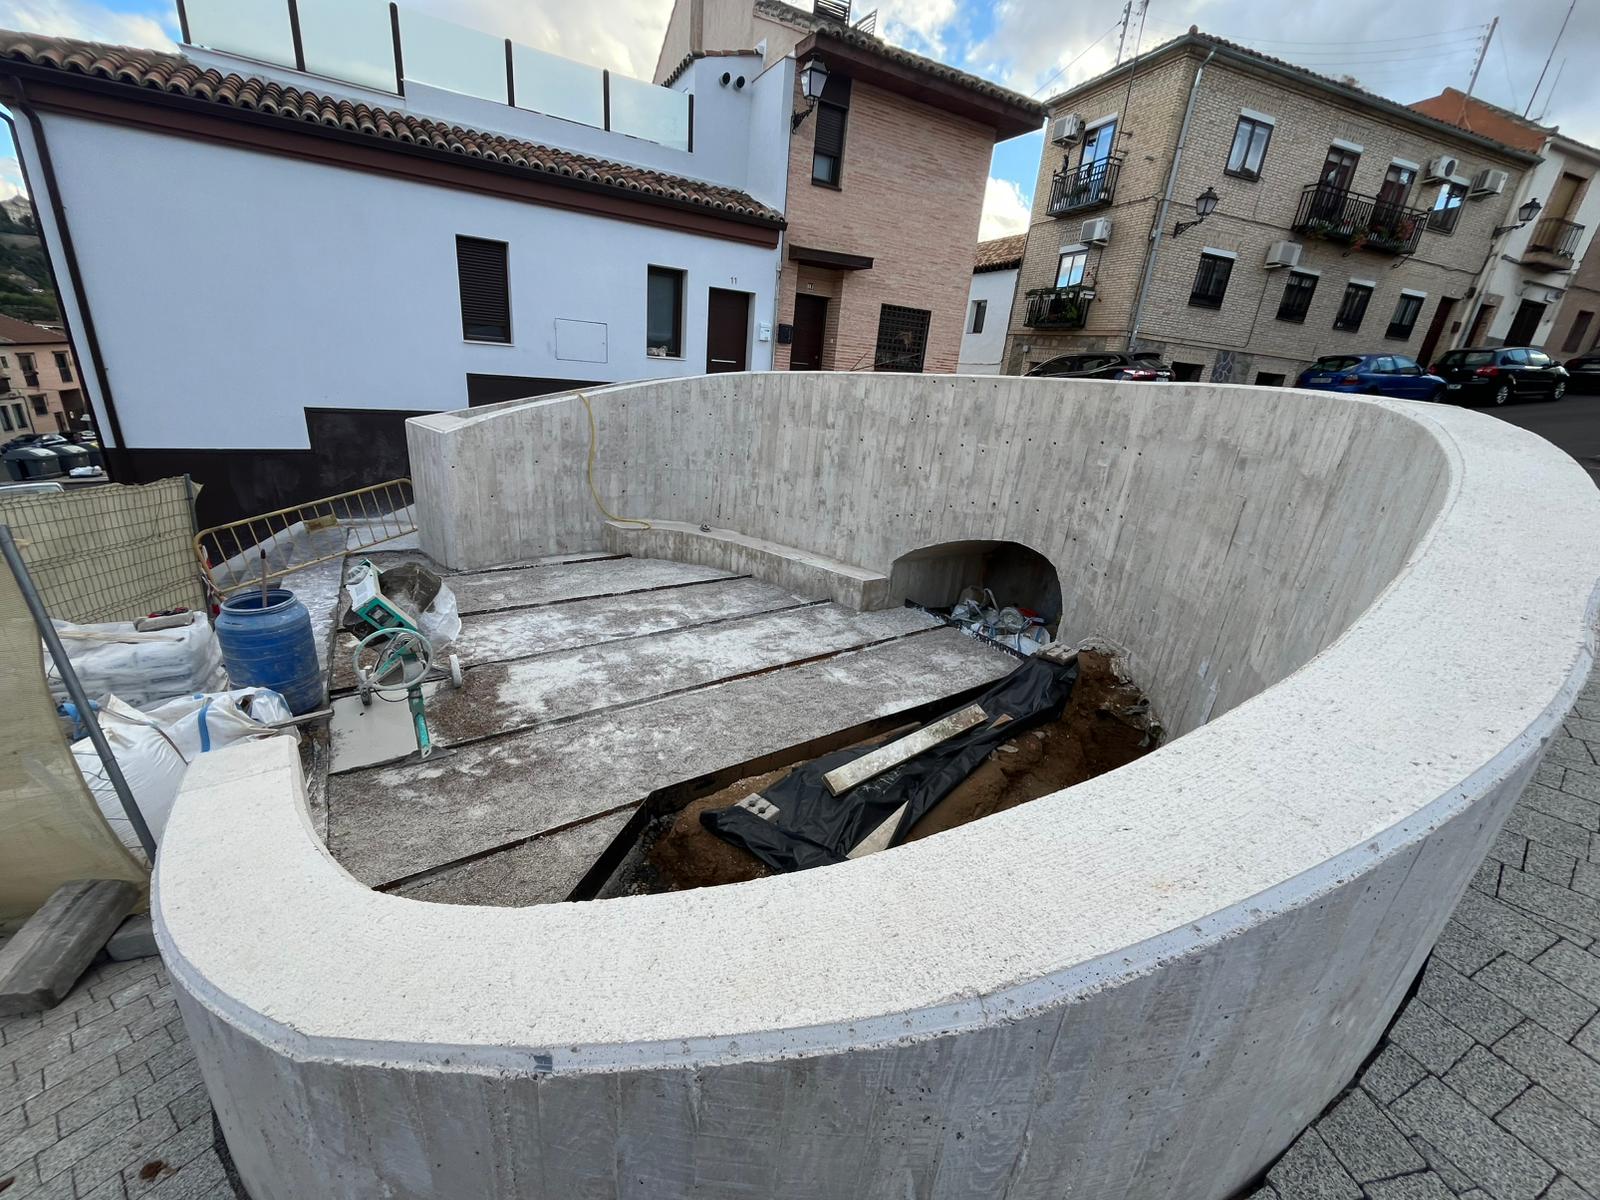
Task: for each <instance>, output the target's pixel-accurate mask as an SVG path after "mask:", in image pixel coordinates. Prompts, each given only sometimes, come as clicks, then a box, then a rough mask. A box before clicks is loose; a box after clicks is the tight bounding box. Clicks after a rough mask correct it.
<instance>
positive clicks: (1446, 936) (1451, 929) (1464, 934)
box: [1433, 921, 1501, 975]
mask: <svg viewBox="0 0 1600 1200" xmlns="http://www.w3.org/2000/svg"><path fill="white" fill-rule="evenodd" d="M1500 952H1501V951H1500V947H1499V946H1497V945H1495V944H1494V943H1493V942H1491V941H1490V940H1489V939H1488V938H1486V937H1484V936H1483V935H1482V934H1480V933H1475V932H1474V931H1473V930H1471V929H1468V928H1467V927H1466V926H1465V925H1463V924H1461V922H1459V921H1448V922H1446V923H1445V927H1444V932H1443V933H1441V934H1440V935H1439V940H1438V941H1437V942H1436V943H1435V944H1434V947H1433V957H1435V958H1439V959H1443V960H1444V961H1445V962H1447V963H1449V964H1450V965H1451V966H1452V967H1454V968H1455V969H1456V970H1458V971H1460V972H1461V973H1462V974H1463V975H1471V974H1472V973H1473V972H1474V971H1477V970H1479V969H1481V968H1483V967H1486V966H1488V965H1489V963H1491V962H1493V961H1494V959H1495V958H1496V956H1498V955H1499V954H1500Z"/></svg>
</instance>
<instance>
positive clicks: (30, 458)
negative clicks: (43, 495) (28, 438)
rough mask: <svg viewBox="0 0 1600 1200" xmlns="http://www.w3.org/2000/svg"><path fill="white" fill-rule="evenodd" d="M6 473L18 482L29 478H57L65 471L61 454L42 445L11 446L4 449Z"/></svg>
mask: <svg viewBox="0 0 1600 1200" xmlns="http://www.w3.org/2000/svg"><path fill="white" fill-rule="evenodd" d="M5 460H6V474H8V475H10V476H11V478H12V479H14V480H16V481H17V482H19V483H22V482H26V481H27V480H30V479H58V478H60V477H61V476H62V475H63V474H65V471H64V470H63V469H62V465H61V456H60V455H58V454H55V453H53V452H52V451H50V450H48V449H45V448H44V447H42V446H13V447H12V448H11V449H10V450H7V451H6V455H5Z"/></svg>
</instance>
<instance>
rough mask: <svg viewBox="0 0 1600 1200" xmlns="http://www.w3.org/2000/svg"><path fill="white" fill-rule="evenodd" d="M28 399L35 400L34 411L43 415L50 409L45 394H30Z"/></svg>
mask: <svg viewBox="0 0 1600 1200" xmlns="http://www.w3.org/2000/svg"><path fill="white" fill-rule="evenodd" d="M28 399H29V400H31V401H33V411H34V412H36V413H38V414H39V415H40V416H41V417H42V416H44V415H45V413H47V412H49V411H50V403H49V401H47V400H46V399H45V398H44V397H43V396H29V397H28Z"/></svg>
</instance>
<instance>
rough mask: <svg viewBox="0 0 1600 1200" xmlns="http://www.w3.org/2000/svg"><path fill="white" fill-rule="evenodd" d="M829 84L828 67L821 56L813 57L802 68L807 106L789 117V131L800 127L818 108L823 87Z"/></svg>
mask: <svg viewBox="0 0 1600 1200" xmlns="http://www.w3.org/2000/svg"><path fill="white" fill-rule="evenodd" d="M827 84H828V67H827V64H826V63H824V62H823V61H822V60H821V59H820V58H813V59H812V60H811V61H810V62H808V63H806V65H805V66H803V67H801V68H800V93H801V95H803V96H804V97H805V98H806V106H805V108H804V109H802V110H801V111H800V112H797V113H795V114H794V116H793V117H791V118H790V119H789V132H791V133H793V132H794V131H795V130H796V129H799V128H800V124H801V122H803V121H804V120H805V119H806V118H807V117H809V116H810V115H811V114H812V112H813V111H814V110H815V109H816V107H817V101H818V100H820V99H822V89H823V88H824V87H826V86H827Z"/></svg>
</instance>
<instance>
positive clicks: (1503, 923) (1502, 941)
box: [1455, 889, 1560, 962]
mask: <svg viewBox="0 0 1600 1200" xmlns="http://www.w3.org/2000/svg"><path fill="white" fill-rule="evenodd" d="M1455 920H1457V921H1459V922H1461V923H1462V924H1463V925H1465V926H1467V927H1468V928H1469V929H1472V930H1474V931H1475V932H1477V933H1478V934H1481V935H1482V936H1483V937H1486V938H1488V939H1489V940H1490V941H1491V942H1493V943H1495V945H1497V946H1501V947H1503V948H1505V949H1506V950H1508V951H1510V952H1511V953H1512V954H1515V955H1516V956H1517V957H1518V958H1520V959H1521V960H1522V961H1523V962H1532V961H1533V960H1534V959H1536V958H1538V957H1539V955H1541V954H1543V953H1544V952H1545V951H1546V950H1548V949H1550V947H1551V946H1554V945H1555V944H1556V942H1557V941H1559V940H1560V939H1559V938H1558V937H1557V936H1556V935H1555V934H1554V933H1551V932H1550V930H1548V929H1546V928H1545V927H1544V926H1543V925H1541V924H1539V922H1537V921H1535V920H1533V919H1532V918H1531V917H1528V916H1526V915H1524V914H1523V913H1520V912H1518V911H1517V910H1516V909H1514V908H1511V907H1510V906H1508V905H1506V904H1502V903H1501V902H1500V901H1498V900H1492V899H1490V898H1489V897H1487V896H1485V895H1483V894H1482V893H1481V892H1475V891H1472V890H1470V889H1469V890H1468V891H1467V892H1466V894H1465V895H1463V896H1462V897H1461V903H1460V904H1458V905H1456V912H1455Z"/></svg>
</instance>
